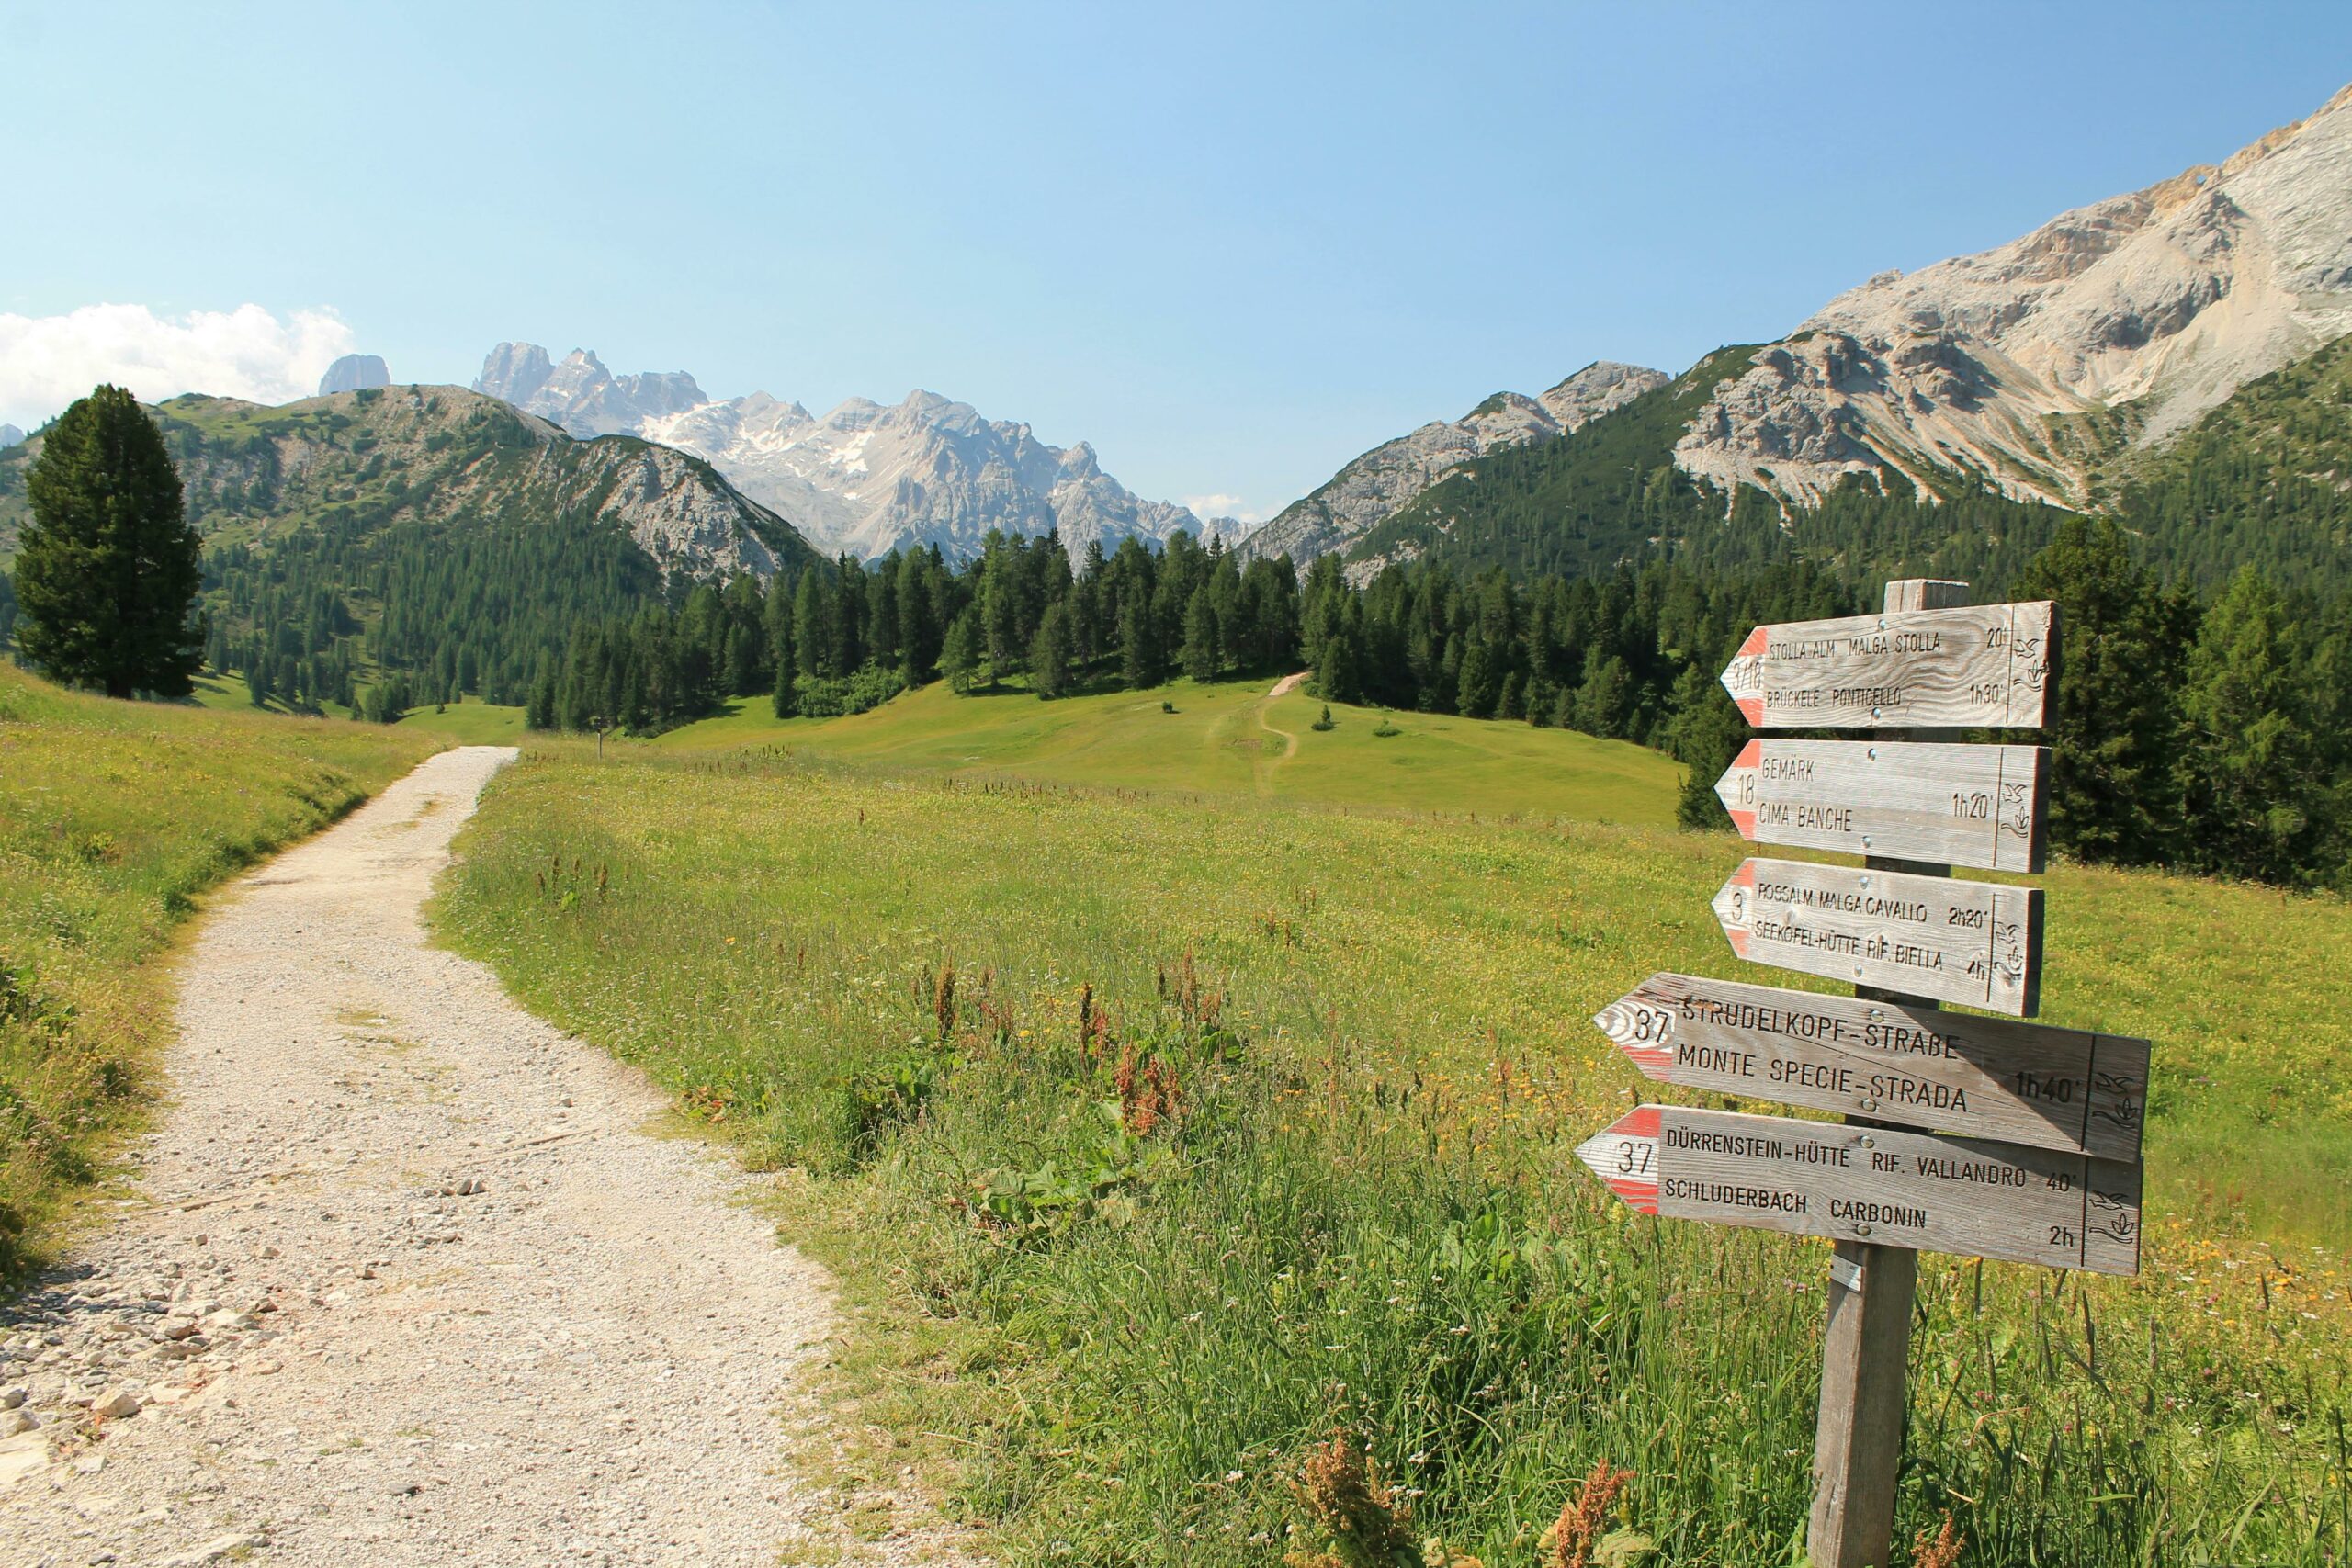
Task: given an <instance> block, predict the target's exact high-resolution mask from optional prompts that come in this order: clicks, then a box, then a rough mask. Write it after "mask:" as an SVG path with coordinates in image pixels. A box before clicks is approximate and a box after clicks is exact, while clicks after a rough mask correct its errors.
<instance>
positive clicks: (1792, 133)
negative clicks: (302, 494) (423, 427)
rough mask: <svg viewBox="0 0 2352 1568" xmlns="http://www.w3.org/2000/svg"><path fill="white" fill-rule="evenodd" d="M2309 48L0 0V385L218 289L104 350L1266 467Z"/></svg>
mask: <svg viewBox="0 0 2352 1568" xmlns="http://www.w3.org/2000/svg"><path fill="white" fill-rule="evenodd" d="M2347 80H2352V6H2346V5H2343V4H2341V3H2340V0H2338V3H2336V4H2332V5H2311V6H2287V5H2279V6H2246V7H2231V8H2228V9H2226V10H2225V9H2222V8H2219V7H2214V6H2167V5H2145V4H2133V5H2120V4H2119V5H2112V6H2091V5H2065V6H2049V5H2033V6H1990V5H1969V6H1935V7H1930V6H1924V5H1910V4H1894V3H1891V0H1882V3H1880V4H1876V5H1869V6H1831V5H1798V4H1785V3H1776V4H1772V5H1764V6H1758V5H1737V6H1731V5H1726V6H1707V5H1641V6H1634V5H1622V4H1611V5H1594V6H1565V5H1559V6H1476V5H1444V6H1440V5H1430V6H1339V5H1333V6H1320V5H1279V4H1272V3H1261V4H1254V5H1230V6H1228V5H1224V4H1217V3H1193V4H1187V5H1183V6H1153V7H1147V6H1140V5H1127V4H1120V3H1103V4H1095V5H1079V6H1046V5H1019V4H1001V5H979V4H964V5H936V6H933V5H922V4H865V5H856V4H842V3H841V0H833V3H831V4H827V5H822V6H814V5H797V4H782V5H768V6H754V5H738V6H717V5H713V6H659V7H656V6H644V7H616V6H594V5H572V6H510V5H504V4H499V3H496V0H491V3H481V0H477V3H475V4H471V5H467V6H435V5H430V4H421V5H402V6H342V5H336V4H317V3H315V0H314V3H311V4H307V5H302V6H286V7H275V6H237V5H224V6H186V5H174V6H153V7H142V6H107V5H104V4H91V5H85V6H73V7H67V6H55V5H41V6H17V5H14V4H0V147H5V148H6V149H7V164H8V168H9V175H8V179H7V183H6V187H5V200H6V206H7V209H8V211H9V214H10V216H9V219H8V220H7V221H6V222H5V224H0V236H5V239H0V247H4V248H0V256H5V261H0V419H14V420H16V421H17V423H27V422H28V419H29V418H31V417H37V416H39V415H40V414H42V413H47V412H54V409H52V408H49V407H46V406H43V405H45V403H46V402H47V401H50V400H54V397H55V394H54V393H53V392H52V391H51V390H50V388H51V387H52V386H53V385H56V384H59V383H58V379H57V378H60V377H67V378H71V377H76V376H84V375H85V372H86V373H88V374H89V375H91V376H94V375H95V374H96V370H93V369H92V368H91V367H90V365H89V363H88V359H89V356H90V355H99V356H100V357H101V358H103V357H104V356H105V355H124V356H129V357H130V358H133V359H135V358H137V357H138V356H140V355H141V354H147V353H150V352H151V351H150V350H149V349H147V348H144V347H142V346H141V341H140V328H139V326H138V323H137V321H130V322H129V323H128V324H126V323H125V322H123V321H114V322H113V324H112V325H111V326H110V327H108V328H107V330H106V331H105V332H98V333H96V334H95V336H94V335H93V333H91V332H88V331H83V330H82V329H80V328H77V329H76V333H79V335H78V336H77V335H75V333H63V334H62V336H61V335H60V333H57V332H44V331H41V330H37V324H38V322H39V321H40V319H41V318H50V317H58V316H63V315H66V314H67V313H69V312H73V311H75V310H81V309H83V308H85V307H90V306H94V305H97V304H101V303H108V304H116V305H132V306H138V307H142V308H144V310H146V311H152V312H153V313H154V314H156V315H158V316H161V317H164V318H167V319H175V318H180V317H183V316H186V315H187V314H188V313H191V312H226V311H232V310H234V309H235V308H236V307H239V306H242V305H246V304H253V305H256V306H258V307H260V308H261V312H267V313H268V314H267V315H266V316H264V315H262V314H261V312H253V313H250V314H249V315H248V316H246V317H244V318H229V319H225V320H214V319H211V318H207V319H206V323H205V325H204V329H203V330H204V332H205V333H209V337H207V338H206V342H207V343H208V344H209V348H207V349H206V350H205V351H204V354H205V355H211V357H205V356H204V355H198V357H197V359H196V360H195V362H194V363H195V365H196V366H197V368H194V369H186V370H174V369H170V368H168V367H166V368H158V369H156V370H155V371H154V374H156V375H159V376H160V375H167V374H180V375H183V376H184V377H188V378H194V377H204V376H209V377H213V378H227V377H230V376H232V374H234V373H245V372H251V373H252V374H254V375H263V374H264V372H265V371H266V368H267V364H266V362H267V361H269V359H270V356H271V355H280V356H281V357H286V356H292V357H291V359H290V360H289V362H295V361H300V356H301V355H303V354H311V355H315V354H316V353H317V352H320V351H321V345H322V344H327V343H329V342H330V340H333V341H336V342H339V341H341V337H342V336H347V339H348V341H349V343H350V344H354V345H356V346H357V347H358V348H360V349H363V350H366V351H369V352H374V353H379V354H381V355H384V356H385V357H386V358H387V359H388V361H389V362H390V366H391V369H392V373H393V375H394V376H395V377H396V378H399V379H401V380H402V381H408V380H450V381H464V380H468V379H469V378H471V377H472V376H473V374H474V373H475V371H476V370H477V369H478V367H479V366H480V364H481V355H482V354H483V352H484V351H485V350H486V349H487V348H488V347H489V346H490V345H491V344H493V343H496V342H498V341H500V340H501V339H527V340H530V341H534V342H538V343H542V344H547V345H548V347H549V348H550V349H551V350H553V351H554V352H556V353H558V354H560V353H562V352H564V351H565V350H567V349H570V348H571V347H574V346H587V347H592V348H594V349H595V350H597V351H598V352H599V354H600V355H602V356H603V358H604V359H605V363H606V364H608V365H610V366H611V367H613V368H614V369H616V370H621V371H625V370H634V369H662V370H668V369H687V370H691V371H693V372H694V373H695V376H696V377H697V378H699V379H700V381H701V383H702V385H703V386H704V388H705V389H707V390H708V391H710V392H711V393H712V394H714V395H717V396H728V395H731V394H735V393H740V392H745V391H750V390H753V389H765V390H767V391H771V392H774V393H775V394H777V395H778V396H784V397H793V398H797V399H799V400H801V401H803V402H804V403H807V404H808V405H809V406H810V407H811V408H812V409H817V410H820V411H821V410H822V409H823V408H826V407H829V406H831V404H832V403H834V402H837V401H838V400H841V399H842V398H844V397H848V396H851V395H853V394H862V395H865V396H868V397H873V398H876V399H881V400H896V399H898V398H899V397H900V396H902V395H904V393H905V392H906V391H907V390H908V389H910V388H913V387H918V386H920V387H924V388H928V389H933V390H935V391H939V392H944V393H946V394H948V395H950V396H954V397H957V398H961V399H963V400H967V401H968V402H971V403H973V404H975V405H976V406H978V408H979V409H980V410H981V411H982V412H985V413H988V414H989V415H991V416H994V417H999V418H1020V419H1025V420H1028V421H1029V422H1030V423H1032V424H1033V425H1034V426H1035V429H1036V431H1037V433H1038V434H1039V435H1040V436H1042V437H1043V438H1044V439H1046V440H1048V441H1051V442H1054V443H1056V444H1059V445H1067V444H1069V443H1070V442H1072V441H1075V440H1078V439H1080V437H1084V438H1087V439H1090V440H1091V441H1092V442H1093V443H1094V445H1095V446H1096V448H1097V449H1098V451H1099V452H1100V453H1101V454H1102V457H1103V464H1104V466H1105V467H1106V468H1109V469H1110V470H1111V471H1112V472H1113V473H1114V474H1115V475H1117V476H1118V477H1119V478H1120V479H1123V480H1125V482H1126V483H1127V484H1129V485H1130V486H1131V487H1133V488H1135V489H1136V490H1137V491H1141V492H1143V493H1145V494H1147V495H1151V496H1155V497H1171V498H1177V499H1189V498H1196V497H1208V496H1217V495H1222V496H1226V497H1230V498H1234V500H1233V502H1232V503H1233V504H1234V505H1236V506H1238V507H1239V508H1241V509H1244V510H1245V511H1247V512H1250V513H1271V512H1272V511H1273V510H1275V509H1277V508H1279V507H1280V506H1281V505H1282V504H1283V503H1284V502H1287V501H1289V500H1291V499H1293V498H1294V497H1295V496H1296V495H1298V494H1300V493H1302V492H1304V491H1306V490H1307V489H1309V488H1311V487H1313V486H1314V485H1315V484H1317V483H1319V482H1320V481H1321V480H1322V479H1325V478H1327V477H1328V476H1329V474H1330V472H1331V470H1332V469H1333V468H1336V467H1338V466H1339V465H1340V463H1341V462H1343V461H1345V460H1346V459H1347V458H1349V457H1351V456H1353V455H1354V454H1355V453H1357V452H1359V451H1361V450H1363V448H1364V447H1366V446H1371V445H1373V444H1374V443H1376V442H1378V441H1380V440H1383V439H1385V438H1386V437H1388V436H1390V435H1392V434H1397V433H1399V432H1401V431H1403V430H1406V429H1408V428H1410V427H1411V426H1413V425H1415V424H1418V423H1421V422H1422V421H1424V420H1428V419H1431V418H1438V417H1453V416H1455V415H1458V414H1460V413H1461V412H1464V411H1465V410H1467V409H1468V408H1469V407H1470V406H1471V405H1473V404H1474V403H1476V401H1477V400H1479V399H1480V398H1481V397H1483V396H1485V395H1486V394H1487V393H1488V392H1490V391H1493V390H1496V389H1499V388H1514V389H1521V390H1529V391H1532V390H1537V389H1541V388H1543V387H1545V386H1548V385H1550V384H1551V383H1552V382H1553V381H1555V380H1557V379H1558V378H1560V377H1562V376H1564V375H1566V373H1567V372H1569V371H1571V370H1573V369H1575V368H1577V367H1578V366H1580V365H1583V364H1585V363H1586V362H1588V361H1589V360H1592V359H1595V358H1614V359H1626V360H1633V361H1635V362H1639V363H1644V364H1649V365H1655V366H1658V367H1664V368H1668V369H1679V368H1681V367H1685V366H1687V365H1688V364H1690V363H1691V361H1692V360H1694V359H1696V358H1697V357H1698V356H1699V355H1701V354H1702V353H1704V352H1705V351H1707V350H1708V349H1710V348H1713V347H1714V346H1716V345H1718V344H1724V343H1729V342H1739V341H1747V340H1754V339H1758V338H1768V337H1772V336H1777V335H1779V334H1780V333H1783V332H1785V331H1787V330H1788V329H1789V328H1790V327H1792V326H1793V325H1794V324H1795V323H1796V322H1797V321H1799V320H1801V319H1803V318H1804V316H1805V315H1807V314H1809V313H1810V312H1811V311H1812V310H1814V309H1815V307H1817V306H1818V305H1819V304H1820V303H1821V302H1822V301H1823V300H1825V299H1827V298H1828V297H1829V296H1831V295H1832V294H1834V293H1837V292H1838V291H1839V290H1840V289H1843V288H1847V287H1849V285H1852V284H1854V283H1857V282H1860V280H1861V279H1862V278H1864V277H1865V276H1869V275H1870V274H1871V273H1872V272H1876V271H1879V270H1881V269H1883V268H1885V267H1889V266H1900V267H1905V268H1909V267H1914V266H1917V265H1922V264H1924V263H1927V262H1930V261H1933V260H1936V259H1938V258H1939V257H1941V256H1944V255H1948V254H1953V253H1956V252H1962V251H1968V250H1974V249H1980V248H1982V247H1984V246H1986V245H1990V244H1994V243H1999V242H2001V241H2003V240H2006V239H2008V238H2011V237H2013V236H2015V235H2016V234H2018V233H2020V232H2022V231H2025V230H2027V229H2029V228H2030V227H2032V226H2033V225H2034V224H2036V223H2038V222H2040V221H2041V220H2043V219H2045V218H2048V217H2049V216H2051V215H2052V214H2053V213H2055V212H2057V211H2059V210H2061V209H2064V208H2066V207H2069V206H2074V205H2076V204H2079V203H2081V202H2084V201H2088V200H2093V199H2096V198H2098V197H2103V196H2108V195H2111V194H2114V193H2116V192H2118V191H2121V190H2126V189H2131V188H2134V187H2137V186H2143V185H2146V184H2149V183H2151V182H2153V181H2154V180H2156V179H2159V178H2161V177H2164V176H2165V175H2171V174H2175V173H2177V172H2178V171H2179V170H2180V169H2181V168H2183V167H2185V166H2187V165H2188V164H2193V163H2199V162H2210V161H2218V160H2219V159H2221V158H2222V157H2223V156H2225V155H2227V154H2228V153H2229V152H2232V151H2233V150H2235V149H2236V148H2237V147H2239V146H2240V145H2242V144H2243V143H2245V142H2246V141H2250V140H2252V139H2253V138H2255V137H2256V136H2257V135H2259V134H2261V133H2262V132H2263V131H2265V130H2268V129H2270V128H2271V127H2273V126H2275V125H2278V124H2280V123H2282V122H2284V121H2287V120H2290V119H2293V118H2299V117H2301V116H2302V115H2304V114H2307V113H2309V112H2310V111H2311V110H2312V109H2313V108H2316V107H2318V106H2319V105H2320V104H2321V103H2322V102H2323V101H2324V100H2325V99H2326V98H2327V97H2328V96H2329V95H2330V94H2332V93H2333V92H2334V91H2335V90H2336V89H2337V88H2338V87H2340V86H2342V85H2344V84H2345V83H2346V81H2347ZM304 312H331V313H332V316H333V317H334V319H335V320H336V321H340V323H341V327H340V328H337V327H336V326H335V324H334V321H323V323H322V318H320V317H318V316H316V315H308V314H303V313H304ZM12 318H31V319H34V321H35V323H36V326H27V325H26V324H25V323H23V322H16V323H15V324H14V327H13V330H14V332H15V333H16V339H15V340H14V341H15V346H14V348H13V349H12V348H11V346H10V342H11V340H10V339H9V337H8V335H7V334H8V331H9V330H11V319H12ZM265 322H266V323H270V325H269V326H267V327H265V326H263V325H261V324H260V323H265ZM241 323H242V324H241ZM85 325H86V319H85ZM272 331H275V332H276V333H277V337H276V338H274V339H273V338H272V337H271V335H270V334H271V332H272ZM339 334H341V335H340V336H339ZM61 344H62V346H61ZM94 344H95V346H94ZM42 355H48V356H49V357H48V358H46V359H44V358H42V357H41V356H42ZM74 355H81V356H82V357H81V358H78V359H77V358H74ZM301 362H302V363H307V361H301ZM216 365H219V366H229V367H232V368H230V369H217V370H216V369H214V368H212V367H214V366H216ZM255 367H260V368H258V369H257V368H255ZM98 368H99V369H103V368H105V367H104V366H103V365H101V366H99V367H98ZM311 374H314V372H312V373H311ZM45 377H46V379H45Z"/></svg>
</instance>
